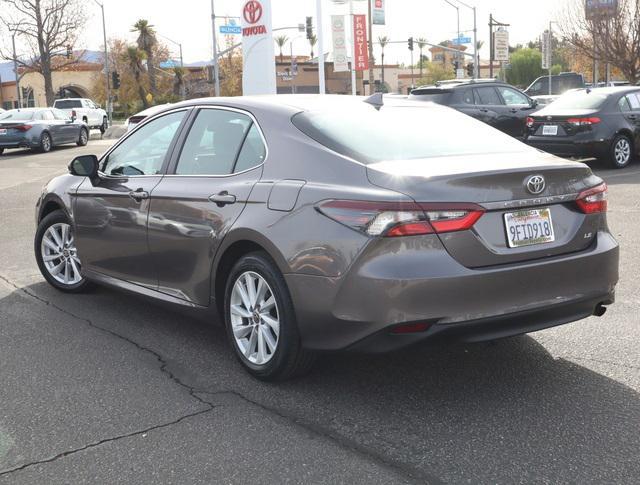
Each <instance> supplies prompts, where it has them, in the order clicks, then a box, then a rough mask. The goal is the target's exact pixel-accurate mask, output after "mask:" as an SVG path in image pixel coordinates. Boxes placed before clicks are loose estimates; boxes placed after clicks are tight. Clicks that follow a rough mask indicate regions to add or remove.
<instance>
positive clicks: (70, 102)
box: [53, 99, 82, 109]
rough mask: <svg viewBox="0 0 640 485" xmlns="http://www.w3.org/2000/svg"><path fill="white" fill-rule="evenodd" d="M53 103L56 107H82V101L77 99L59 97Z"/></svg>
mask: <svg viewBox="0 0 640 485" xmlns="http://www.w3.org/2000/svg"><path fill="white" fill-rule="evenodd" d="M53 105H54V106H55V107H56V108H58V109H73V108H82V102H81V101H80V100H79V99H59V100H58V101H56V102H55V103H54V104H53Z"/></svg>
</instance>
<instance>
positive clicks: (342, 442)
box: [0, 274, 443, 484]
mask: <svg viewBox="0 0 640 485" xmlns="http://www.w3.org/2000/svg"><path fill="white" fill-rule="evenodd" d="M0 280H1V281H4V282H5V283H6V284H7V285H9V286H11V287H12V288H15V289H16V290H17V291H20V292H22V293H24V294H25V295H27V296H29V297H31V298H34V299H35V300H37V301H39V302H41V303H44V304H45V305H48V306H51V307H52V308H55V309H56V310H58V311H60V312H62V313H64V314H65V315H69V316H70V317H72V318H75V319H76V320H79V321H81V322H83V323H84V324H86V325H88V326H89V327H91V328H94V329H96V330H99V331H101V332H104V333H106V334H108V335H110V336H112V337H115V338H117V339H119V340H122V341H124V342H127V343H129V344H131V345H133V346H134V347H136V348H137V349H138V350H140V351H141V352H147V353H149V354H151V355H152V356H153V357H155V358H156V360H157V361H158V362H159V363H160V369H159V370H160V371H161V372H162V373H163V374H165V375H166V376H168V377H169V379H170V380H171V381H173V382H174V383H175V384H177V385H178V386H180V387H182V388H184V389H185V390H187V392H188V393H189V395H190V396H191V397H192V398H193V399H195V400H197V401H198V402H200V403H201V404H203V405H205V406H207V408H206V409H203V410H201V411H197V412H195V413H190V414H187V415H184V416H181V417H180V418H177V419H176V420H174V421H171V422H169V423H164V424H160V425H156V426H152V427H150V428H147V429H144V430H141V431H134V432H131V433H127V434H123V435H119V436H115V437H111V438H105V439H103V440H99V441H96V442H93V443H90V444H87V445H84V446H82V447H79V448H75V449H72V450H68V451H65V452H62V453H59V454H57V455H55V456H53V457H50V458H46V459H43V460H37V461H33V462H29V463H26V464H24V465H21V466H19V467H16V468H12V469H9V470H0V477H1V476H4V475H7V474H9V473H14V472H17V471H21V470H24V469H25V468H29V467H31V466H35V465H39V464H43V463H50V462H53V461H55V460H58V459H60V458H64V457H66V456H69V455H72V454H74V453H78V452H80V451H84V450H86V449H89V448H94V447H96V446H100V445H102V444H104V443H109V442H112V441H117V440H120V439H123V438H129V437H132V436H137V435H140V434H144V433H146V432H148V431H153V430H155V429H161V428H166V427H169V426H173V425H175V424H178V423H180V422H181V421H183V420H184V419H187V418H190V417H194V416H199V415H202V414H205V413H208V412H210V411H212V410H213V409H214V408H216V407H218V405H215V404H214V403H212V402H210V401H207V400H206V399H203V398H202V397H201V396H199V395H198V394H204V395H210V396H216V395H222V394H228V395H233V396H236V397H237V398H239V399H242V400H243V401H246V402H247V403H249V404H252V405H254V406H256V407H258V408H260V409H262V410H263V411H266V412H268V413H270V414H272V415H275V416H278V417H280V418H281V419H284V420H286V421H287V422H290V423H292V424H294V425H295V426H298V427H300V428H302V429H304V430H305V431H308V432H311V433H313V434H315V435H318V436H321V437H323V438H325V439H327V440H329V441H331V442H333V443H335V444H336V445H338V446H339V447H341V448H343V449H348V450H350V451H352V452H353V453H355V454H357V455H359V456H362V457H363V458H366V459H368V460H371V461H373V462H374V463H377V464H379V465H382V466H383V467H385V468H387V469H391V470H393V471H395V472H399V473H401V474H402V475H404V476H405V477H407V478H409V479H411V480H414V481H416V483H428V484H440V483H443V482H442V481H441V480H440V479H438V478H436V477H434V476H432V475H430V474H428V473H425V472H424V471H422V470H420V469H418V468H415V467H413V466H410V465H407V463H405V462H401V461H399V460H395V459H393V458H390V457H389V456H386V455H384V454H382V453H379V452H377V451H374V450H371V449H369V448H367V447H366V446H364V445H362V444H360V443H358V442H357V441H355V440H352V439H349V438H347V437H345V436H343V435H340V434H338V433H335V432H333V431H331V430H330V429H327V428H325V427H323V426H321V425H318V424H317V423H312V422H308V421H305V420H302V419H300V418H299V417H297V416H294V415H290V414H288V413H286V412H284V411H282V410H279V409H277V408H271V407H269V406H267V405H265V404H262V403H260V402H258V401H255V400H253V399H251V398H249V397H247V396H245V395H243V394H242V393H240V392H238V391H235V390H225V389H220V390H217V391H209V390H206V389H197V388H195V387H193V386H190V385H189V384H186V383H185V382H183V381H182V380H180V378H178V377H177V376H176V375H175V374H173V373H172V372H171V371H170V370H169V368H168V366H169V363H168V362H167V361H166V360H165V359H164V357H162V355H160V354H159V353H158V352H156V351H154V350H152V349H150V348H148V347H145V346H143V345H141V344H139V343H138V342H136V341H135V340H132V339H130V338H128V337H125V336H124V335H121V334H119V333H117V332H114V331H113V330H110V329H108V328H105V327H101V326H100V325H96V324H95V323H93V322H92V321H91V320H90V319H88V318H85V317H82V316H80V315H77V314H75V313H73V312H71V311H69V310H66V309H64V308H62V307H60V306H58V305H56V304H55V303H53V302H51V301H49V300H47V299H45V298H43V297H41V296H39V295H37V294H36V293H34V292H32V291H29V290H28V289H27V288H25V287H21V286H18V285H17V284H15V283H14V282H13V281H11V280H10V279H9V278H7V277H6V276H3V275H2V274H0Z"/></svg>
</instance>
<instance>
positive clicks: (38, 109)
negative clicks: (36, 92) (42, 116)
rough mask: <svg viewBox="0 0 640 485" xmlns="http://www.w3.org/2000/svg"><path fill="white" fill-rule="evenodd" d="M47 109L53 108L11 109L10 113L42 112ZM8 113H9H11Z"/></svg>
mask: <svg viewBox="0 0 640 485" xmlns="http://www.w3.org/2000/svg"><path fill="white" fill-rule="evenodd" d="M45 109H51V108H14V109H10V110H9V111H27V112H32V111H42V110H45ZM9 111H7V113H8V112H9Z"/></svg>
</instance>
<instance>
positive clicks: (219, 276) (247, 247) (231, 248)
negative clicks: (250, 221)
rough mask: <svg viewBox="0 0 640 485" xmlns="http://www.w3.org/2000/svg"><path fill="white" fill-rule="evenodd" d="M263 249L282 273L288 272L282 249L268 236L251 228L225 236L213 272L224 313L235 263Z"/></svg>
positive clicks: (216, 296) (219, 306) (214, 294)
mask: <svg viewBox="0 0 640 485" xmlns="http://www.w3.org/2000/svg"><path fill="white" fill-rule="evenodd" d="M256 251H262V252H264V253H265V254H267V255H268V256H269V257H270V258H271V259H272V260H273V262H274V263H275V265H276V266H277V268H278V269H279V270H280V272H281V273H282V274H285V273H287V272H288V267H289V265H288V263H287V261H286V259H285V258H284V256H283V255H282V253H281V252H280V250H278V249H277V248H276V246H275V245H274V244H272V243H271V242H270V241H269V240H268V239H267V238H266V237H264V236H263V235H262V234H260V233H258V232H256V231H253V230H251V229H238V230H236V231H234V232H233V233H230V234H228V235H227V237H225V239H224V241H223V244H222V246H221V247H220V248H219V250H218V253H217V255H216V258H215V260H214V264H213V270H212V272H211V290H212V297H213V300H214V303H215V305H216V309H217V310H218V314H219V315H220V317H221V318H223V315H224V292H225V286H226V282H227V278H228V277H229V273H230V272H231V269H232V268H233V265H234V264H235V263H236V262H237V261H238V260H239V259H240V258H241V257H242V256H244V255H246V254H249V253H252V252H256Z"/></svg>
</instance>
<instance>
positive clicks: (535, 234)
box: [504, 208, 556, 248]
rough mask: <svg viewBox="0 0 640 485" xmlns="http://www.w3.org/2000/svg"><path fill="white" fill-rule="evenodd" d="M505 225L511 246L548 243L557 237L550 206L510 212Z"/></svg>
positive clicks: (505, 217)
mask: <svg viewBox="0 0 640 485" xmlns="http://www.w3.org/2000/svg"><path fill="white" fill-rule="evenodd" d="M504 225H505V228H506V230H507V241H508V242H509V247H510V248H519V247H521V246H531V245H533V244H546V243H550V242H553V241H555V239H556V237H555V234H554V233H553V221H552V220H551V210H550V209H549V208H545V209H530V210H522V211H518V212H508V213H507V214H505V215H504Z"/></svg>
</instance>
